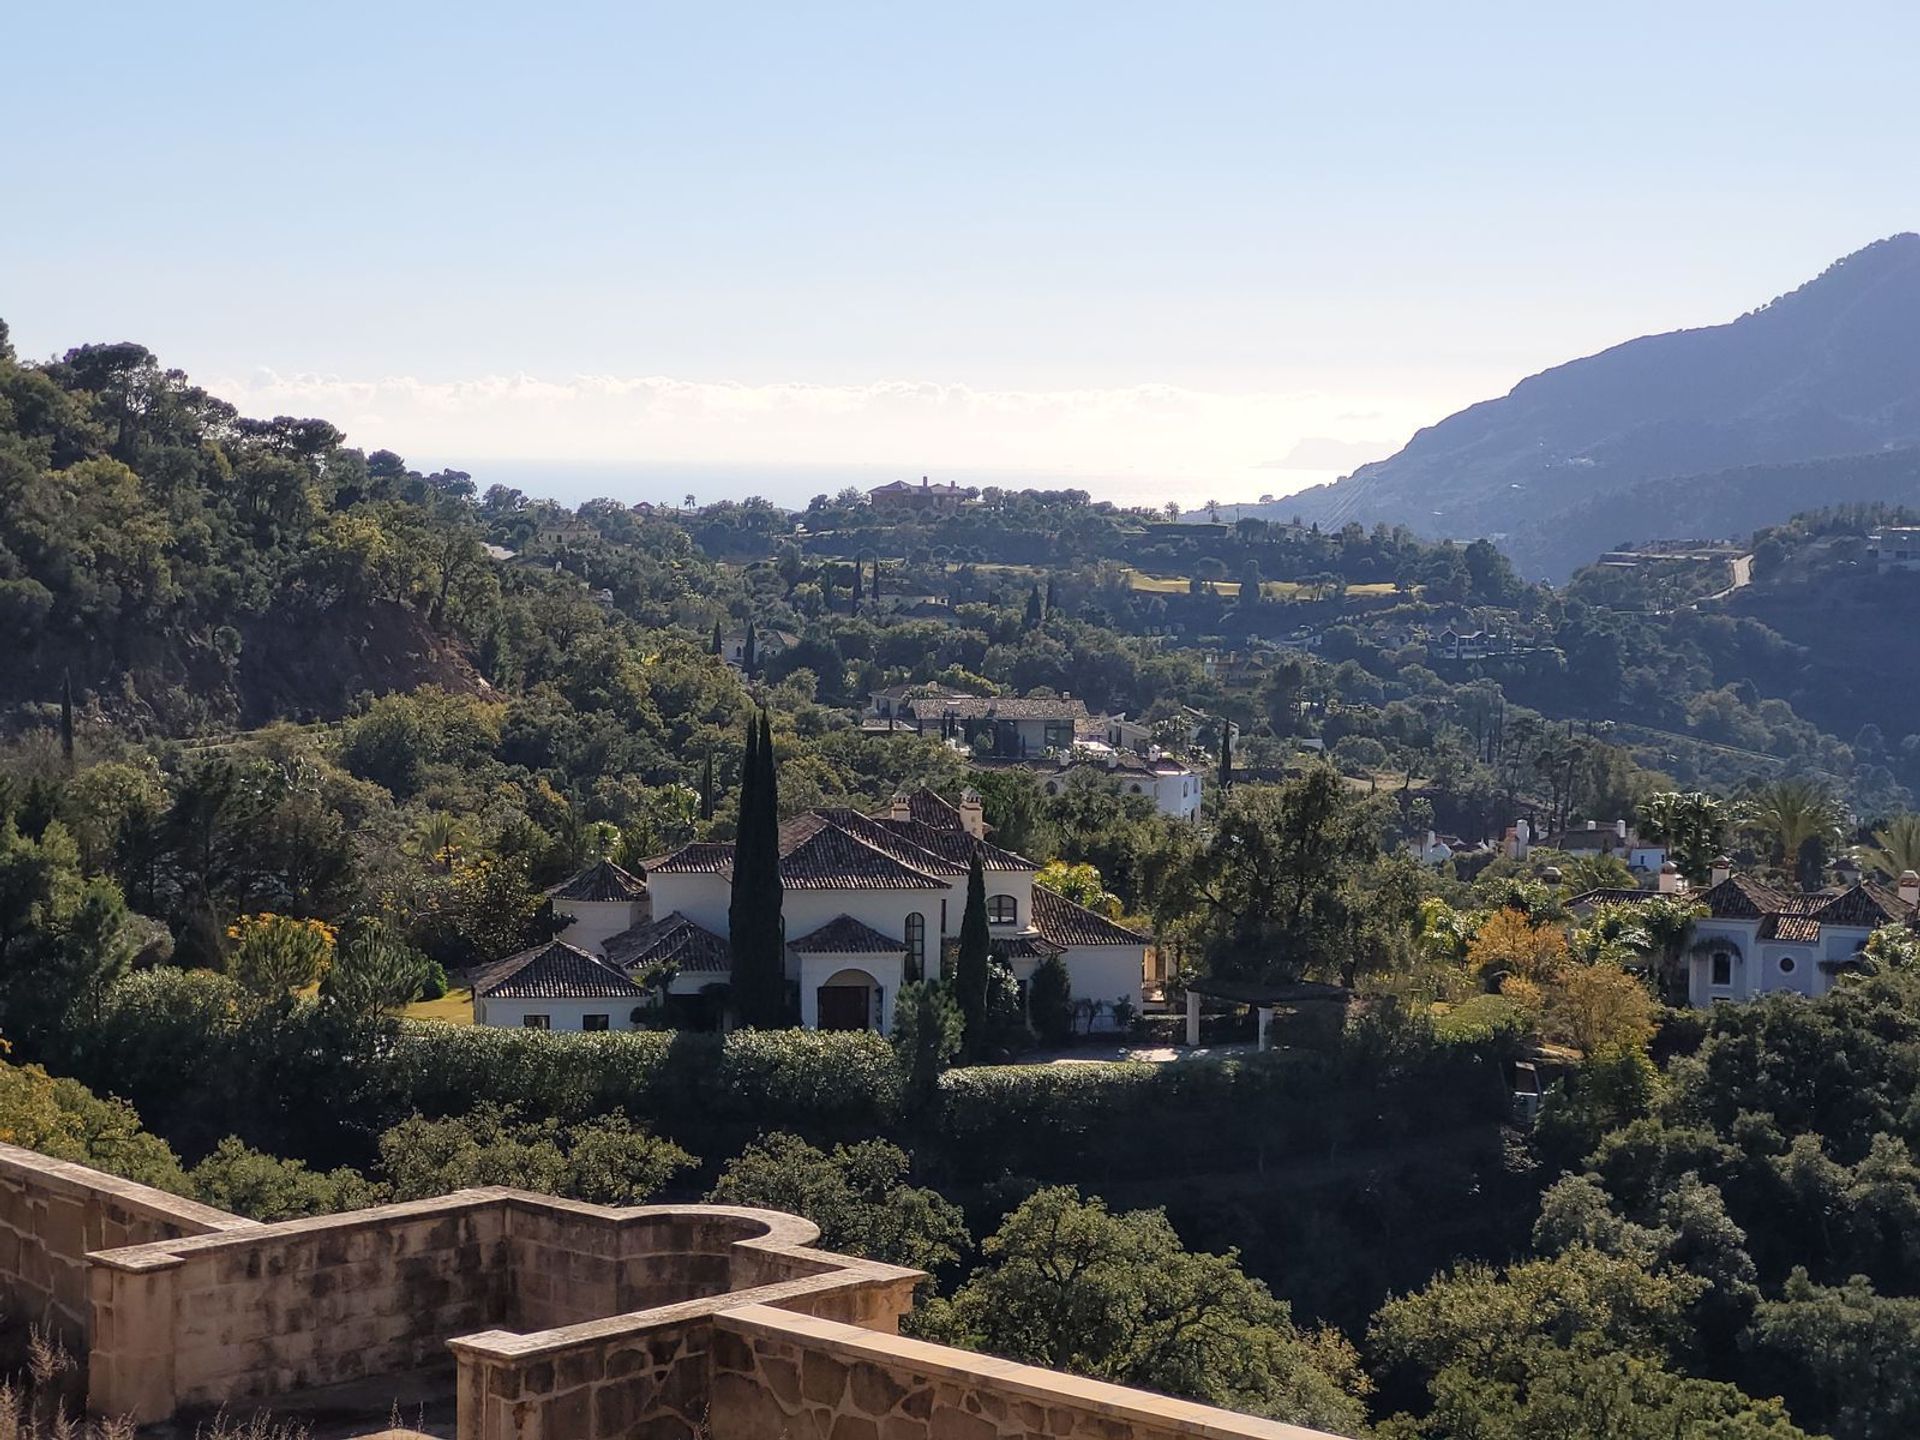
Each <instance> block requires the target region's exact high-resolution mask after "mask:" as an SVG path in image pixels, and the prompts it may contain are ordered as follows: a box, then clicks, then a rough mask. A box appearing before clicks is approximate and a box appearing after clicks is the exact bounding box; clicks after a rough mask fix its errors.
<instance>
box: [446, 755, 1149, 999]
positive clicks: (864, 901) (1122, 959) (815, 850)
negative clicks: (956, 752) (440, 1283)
mask: <svg viewBox="0 0 1920 1440" xmlns="http://www.w3.org/2000/svg"><path fill="white" fill-rule="evenodd" d="M976 851H977V852H978V853H979V855H980V857H981V865H982V870H983V872H984V875H985V878H986V891H987V920H988V924H989V926H990V928H991V932H992V936H993V940H994V944H995V949H996V950H997V951H998V952H999V953H1000V954H1002V955H1003V956H1005V958H1006V959H1007V961H1008V963H1009V965H1010V966H1011V967H1012V969H1013V972H1014V976H1015V978H1016V979H1017V980H1019V981H1020V982H1021V985H1022V989H1023V991H1024V987H1025V985H1026V982H1027V981H1028V980H1029V979H1030V978H1031V977H1032V974H1033V971H1034V968H1035V966H1037V965H1038V964H1039V963H1040V961H1041V959H1042V958H1043V957H1045V956H1047V955H1053V954H1057V955H1059V956H1060V957H1061V958H1062V960H1063V961H1064V962H1065V964H1066V966H1067V971H1068V974H1069V975H1070V976H1071V978H1072V991H1073V996H1074V998H1075V999H1076V1000H1084V1001H1087V1002H1091V1003H1093V1004H1096V1005H1097V1006H1098V1007H1100V1008H1099V1010H1098V1011H1097V1012H1096V1014H1097V1016H1098V1018H1096V1020H1095V1022H1094V1023H1095V1024H1096V1025H1098V1024H1101V1023H1105V1024H1107V1025H1109V1026H1111V1025H1112V1024H1113V1023H1114V1021H1113V1009H1114V1005H1115V1002H1116V1001H1120V1000H1125V1001H1126V1002H1127V1003H1128V1004H1129V1005H1130V1006H1131V1007H1133V1009H1134V1010H1136V1011H1137V1010H1138V1008H1139V1005H1140V1000H1141V985H1142V982H1143V980H1144V977H1145V970H1146V951H1147V945H1148V937H1146V936H1145V935H1142V934H1140V933H1139V932H1138V931H1134V930H1130V929H1127V928H1126V927H1125V926H1122V925H1118V924H1115V923H1114V922H1113V921H1111V920H1108V919H1107V918H1106V917H1105V916H1102V915H1099V914H1096V913H1095V912H1093V911H1091V910H1088V909H1085V908H1084V907H1082V906H1080V905H1076V904H1074V903H1073V902H1072V901H1070V900H1067V899H1065V898H1064V897H1062V896H1058V895H1055V894H1053V893H1051V892H1049V891H1046V890H1044V889H1036V887H1035V886H1034V884H1033V875H1034V872H1035V871H1036V870H1037V869H1038V868H1039V866H1038V865H1036V864H1035V863H1034V862H1033V861H1031V860H1028V859H1027V858H1025V857H1024V856H1021V855H1016V854H1014V853H1013V852H1012V851H1009V850H1005V849H1002V848H1001V847H1000V846H998V845H995V844H994V843H993V842H992V841H991V840H990V839H989V838H988V836H987V827H986V825H985V823H984V818H983V816H982V814H981V808H980V800H979V797H978V796H977V795H975V794H973V793H972V792H971V791H969V792H967V793H965V794H963V795H962V797H961V801H960V804H959V805H958V806H954V805H951V804H949V803H948V802H947V801H945V800H943V799H941V798H940V797H939V796H938V795H935V794H934V793H933V792H932V791H930V790H920V791H917V792H915V793H913V794H910V795H896V796H895V797H894V799H893V801H892V803H891V805H890V806H889V807H888V809H887V810H885V811H883V812H881V813H878V814H875V815H862V814H860V813H859V812H858V811H856V810H852V809H823V810H814V811H810V812H808V813H807V814H805V815H801V816H797V817H795V818H794V819H792V820H789V821H788V822H787V823H786V824H784V825H783V826H781V828H780V880H781V885H782V888H783V891H784V898H783V902H782V920H783V922H784V926H785V930H786V934H787V979H788V980H789V982H790V983H792V984H793V985H794V986H795V988H796V989H797V991H798V996H799V1012H800V1021H801V1023H802V1024H803V1025H805V1026H806V1027H808V1028H809V1029H823V1030H868V1029H870V1030H877V1031H879V1032H880V1033H882V1034H885V1033H887V1032H888V1031H889V1030H891V1028H892V1026H893V1006H894V1002H895V999H896V997H897V996H898V995H899V992H900V987H901V986H902V985H904V984H906V983H908V982H909V981H911V980H915V979H919V978H921V977H922V976H924V975H927V974H937V973H939V970H940V966H941V964H942V958H943V954H944V952H945V950H946V949H947V948H948V946H949V945H950V944H951V942H953V941H955V940H956V939H957V938H958V936H959V933H960V922H961V917H962V915H963V914H964V912H965V909H966V891H967V872H968V866H969V863H970V861H971V859H972V857H973V855H974V853H975V852H976ZM732 866H733V846H732V845H731V844H719V843H712V842H700V843H695V844H691V845H684V846H682V847H681V848H680V849H678V850H676V851H674V852H673V853H672V854H669V855H662V856H658V857H656V858H653V859H650V860H648V861H646V862H645V863H644V864H643V865H641V866H640V867H639V868H640V870H641V871H642V872H643V873H642V876H638V877H636V876H633V875H630V874H628V873H627V872H626V871H622V870H620V869H619V867H617V866H607V867H605V868H604V871H603V869H602V867H598V866H596V867H590V868H589V869H588V870H586V871H583V872H582V873H581V874H580V875H578V876H575V877H574V878H573V879H572V880H569V881H568V882H566V884H564V885H561V886H558V887H556V888H555V890H554V891H553V892H552V893H553V894H554V897H555V900H554V904H555V909H556V912H560V913H564V914H567V915H570V916H572V917H573V921H572V924H571V925H569V926H568V928H566V929H563V930H562V931H561V932H560V936H559V939H558V940H557V941H556V942H555V943H554V944H552V945H548V946H544V947H540V948H539V949H537V950H534V951H529V952H527V953H526V954H525V955H522V956H515V957H513V958H512V959H511V960H507V961H502V962H500V964H499V965H497V966H493V967H488V968H487V969H486V970H484V971H482V972H481V974H480V975H479V976H478V977H477V980H476V984H475V988H474V1019H475V1021H476V1022H477V1023H480V1024H507V1025H526V1026H530V1027H532V1028H552V1029H605V1028H613V1029H626V1028H630V1027H631V1025H632V1024H633V1023H635V1021H634V1018H633V1012H634V1010H636V1009H638V1008H640V1007H642V1006H644V1005H648V1004H655V1003H659V1002H660V1000H661V999H662V998H663V997H664V998H665V999H666V1001H667V1003H669V1004H674V1005H676V1006H678V1007H679V1008H681V1009H682V1010H683V1011H687V1012H691V1015H692V1016H693V1017H695V1018H698V1019H704V1020H707V1021H708V1022H712V1021H717V1019H718V1010H719V1004H718V1000H717V998H716V993H715V992H716V989H717V987H723V986H725V985H726V984H727V981H728V976H729V973H730V970H731V963H732V961H731V954H730V952H729V949H728V944H727V939H726V936H727V929H728V925H727V910H728V907H729V905H730V904H731V901H732V881H733V871H732ZM607 872H611V873H607ZM627 882H631V883H634V884H640V885H642V886H643V888H644V891H645V896H644V899H643V900H636V899H634V898H633V897H631V896H630V895H626V891H627V889H628V883H627ZM616 894H618V895H622V896H624V897H625V898H620V899H612V898H609V899H605V900H602V899H598V898H593V897H598V896H601V895H609V896H611V895H616ZM574 896H585V897H588V898H584V899H581V898H572V897H574ZM617 905H632V906H635V907H636V908H635V909H633V910H631V911H628V912H625V913H627V914H629V915H631V916H633V917H634V918H632V919H630V920H629V922H628V923H627V924H626V925H625V926H624V927H622V928H620V929H617V930H613V929H609V928H608V927H609V926H610V925H611V924H612V922H613V920H615V919H617V918H619V916H618V915H616V914H614V913H613V912H612V911H610V910H603V909H602V908H601V907H611V906H617ZM589 907H593V908H589ZM582 912H586V913H584V914H582ZM556 949H557V950H558V951H560V952H563V953H558V954H556V953H553V952H555V950H556ZM574 957H578V958H577V959H576V958H574ZM580 961H586V962H590V963H591V964H592V965H593V966H594V967H596V968H594V969H587V968H584V967H583V966H582V965H581V964H580V963H579V962H580ZM609 976H611V977H614V978H617V979H619V980H621V981H624V982H625V983H626V984H627V985H628V986H629V987H630V989H629V991H625V992H621V994H620V996H618V997H615V996H611V995H610V994H608V993H605V992H607V991H609V989H610V983H609V979H608V977H609ZM576 988H577V989H578V990H580V991H581V992H582V993H579V994H574V993H571V992H572V989H576ZM615 999H624V1000H625V1001H626V1005H625V1008H624V1009H622V1008H621V1006H619V1005H618V1004H614V1003H613V1001H614V1000H615ZM703 1011H704V1012H705V1013H704V1014H703V1013H702V1012H703ZM603 1019H604V1020H605V1022H606V1023H605V1024H602V1023H601V1021H602V1020H603Z"/></svg>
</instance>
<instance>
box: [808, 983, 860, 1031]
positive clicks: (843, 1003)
mask: <svg viewBox="0 0 1920 1440" xmlns="http://www.w3.org/2000/svg"><path fill="white" fill-rule="evenodd" d="M871 993H872V992H871V991H870V990H868V989H867V987H866V986H864V985H822V986H821V987H820V1028H821V1029H822V1030H867V1029H870V1028H872V1020H871V1019H870V1017H869V1015H868V1013H867V1012H868V1002H867V996H868V995H870V994H871Z"/></svg>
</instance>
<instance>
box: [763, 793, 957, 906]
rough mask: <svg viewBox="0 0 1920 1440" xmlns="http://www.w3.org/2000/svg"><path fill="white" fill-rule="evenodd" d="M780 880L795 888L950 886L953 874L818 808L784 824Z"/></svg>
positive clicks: (926, 887)
mask: <svg viewBox="0 0 1920 1440" xmlns="http://www.w3.org/2000/svg"><path fill="white" fill-rule="evenodd" d="M780 883H781V884H782V885H784V886H785V887H786V888H787V889H789V890H944V889H946V888H947V885H948V883H949V880H948V878H947V877H945V876H940V875H932V874H929V873H928V872H927V871H926V870H924V869H922V868H920V867H919V866H916V865H908V864H906V863H905V862H903V861H900V860H896V859H894V857H893V856H891V855H889V854H887V853H886V851H884V850H881V849H878V848H877V847H875V846H873V845H870V844H868V843H867V842H866V841H864V840H861V839H859V838H858V837H856V836H854V835H851V834H849V833H848V832H847V831H845V830H842V829H841V828H840V827H839V826H838V825H835V824H833V823H832V822H831V821H830V820H828V819H827V818H826V817H825V816H824V815H822V814H820V813H818V812H817V811H816V812H813V813H810V814H806V815H801V816H798V817H796V818H795V819H792V820H789V821H788V822H787V823H786V824H784V825H782V826H781V827H780Z"/></svg>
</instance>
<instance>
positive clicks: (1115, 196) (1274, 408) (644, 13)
mask: <svg viewBox="0 0 1920 1440" xmlns="http://www.w3.org/2000/svg"><path fill="white" fill-rule="evenodd" d="M0 34H4V48H5V50H6V52H7V55H6V64H5V72H4V73H5V76H6V80H5V89H4V91H0V93H4V95H5V97H6V100H7V102H8V104H9V108H10V109H11V111H12V115H13V120H14V127H13V134H14V136H15V139H14V142H13V143H11V144H9V145H8V146H6V147H5V149H4V151H3V152H0V221H4V223H0V316H4V317H5V318H6V319H7V320H8V321H10V322H11V324H12V326H13V330H14V338H15V341H16V343H17V344H18V346H19V348H20V349H21V350H22V351H23V352H24V353H26V354H28V355H32V356H44V355H47V354H51V353H54V352H56V351H59V350H62V349H64V348H66V347H67V346H69V345H72V344H77V343H79V342H81V341H86V340H110V339H123V338H125V339H137V340H139V341H141V342H143V343H145V344H147V345H149V346H150V347H152V348H153V349H155V350H156V351H158V352H159V353H160V355H161V356H162V358H163V359H164V360H165V361H167V362H168V363H171V364H175V365H179V366H181V367H183V368H185V369H187V370H189V371H190V372H192V373H193V374H194V375H195V377H196V378H199V379H201V380H203V381H204V382H207V383H210V384H212V385H213V386H214V387H215V388H216V389H218V390H220V391H221V392H222V393H225V394H228V395H229V396H230V397H231V398H233V399H235V400H236V401H238V402H240V403H241V404H242V405H243V406H244V407H245V408H248V409H250V410H259V411H267V412H275V411H298V412H303V413H317V414H323V415H325V416H327V417H328V418H331V419H333V420H335V421H336V423H339V424H341V425H343V426H344V427H345V428H346V429H347V430H348V431H349V433H350V437H351V439H352V440H353V441H354V442H355V443H359V444H363V445H366V446H368V447H369V448H371V447H374V446H379V445H386V446H389V447H390V448H393V449H397V450H400V451H401V452H402V453H403V454H406V455H407V456H408V457H409V458H410V459H414V460H416V461H420V462H437V461H443V460H447V459H460V460H466V461H474V460H483V459H484V458H486V457H503V458H504V457H517V458H519V459H522V460H526V459H545V458H554V459H569V460H575V461H581V460H608V461H613V460H619V461H635V462H639V461H646V462H663V461H688V462H708V463H722V462H724V463H740V464H752V465H784V464H806V465H831V464H841V463H844V464H847V465H883V466H897V467H899V469H900V470H901V471H902V472H903V473H907V472H911V473H914V474H918V473H921V472H933V473H936V474H937V473H940V472H942V471H943V470H946V471H953V470H956V469H975V470H977V469H979V468H981V467H1006V468H1009V469H1013V470H1024V471H1030V472H1042V471H1055V472H1060V473H1079V474H1085V475H1098V476H1110V477H1116V476H1117V477H1124V476H1129V475H1130V476H1134V477H1149V478H1151V480H1152V481H1153V483H1155V484H1159V483H1162V482H1163V481H1167V480H1172V481H1176V482H1178V483H1180V484H1186V483H1191V484H1193V485H1194V486H1202V485H1204V486H1208V487H1212V488H1219V489H1221V490H1222V491H1223V492H1227V491H1231V492H1233V498H1239V497H1240V496H1242V495H1245V494H1251V493H1253V492H1255V491H1256V490H1258V489H1271V490H1274V491H1283V490H1286V489H1290V488H1294V487H1295V486H1297V485H1299V484H1301V483H1304V482H1305V481H1306V480H1310V479H1314V478H1320V477H1321V476H1322V475H1324V474H1325V473H1327V472H1330V471H1335V470H1344V469H1347V468H1350V467H1351V465H1352V464H1353V463H1354V462H1355V461H1356V460H1358V459H1363V458H1366V457H1368V456H1370V455H1372V454H1375V453H1384V452H1385V451H1387V450H1390V449H1392V448H1395V447H1397V445H1398V444H1399V443H1400V442H1402V441H1404V440H1405V439H1406V437H1407V435H1408V434H1409V433H1410V432H1411V431H1412V430H1413V429H1414V428H1415V427H1416V426H1418V425H1420V424H1423V423H1426V422H1429V421H1431V420H1434V419H1437V418H1439V417H1440V416H1441V415H1443V414H1445V413H1447V412H1448V411H1450V410H1452V409H1455V408H1458V407H1459V406H1460V405H1462V404H1465V403H1468V402H1471V401H1473V400H1476V399H1480V398H1484V397H1486V396H1488V395H1491V394H1496V393H1500V392H1502V391H1504V390H1506V389H1507V388H1508V387H1510V386H1511V385H1512V384H1513V382H1514V381H1516V380H1517V379H1519V378H1520V377H1522V376H1523V375H1525V374H1528V373H1530V372H1532V371H1535V370H1538V369H1540V368H1542V367H1544V366H1547V365H1550V364H1554V363H1557V362H1559V361H1561V360H1565V359H1569V358H1571V357H1573V356H1575V355H1578V354H1582V353H1587V352H1590V351H1592V350H1595V349H1598V348H1601V347H1604V346H1606V345H1608V344H1611V343H1613V342H1615V341H1618V340H1622V339H1626V338H1628V337H1630V336H1632V335H1635V334H1638V333H1642V332H1645V331H1648V330H1658V329H1670V328H1674V327H1677V326H1683V325H1697V324H1703V323H1711V322H1715V321H1720V320H1725V319H1730V318H1732V317H1733V316H1735V315H1737V314H1739V313H1740V312H1741V311H1743V310H1746V309H1749V308H1751V307H1753V306H1754V305H1757V304H1759V303H1761V302H1762V301H1764V300H1766V299H1768V298H1769V297H1771V296H1773V295H1774V294H1776V293H1778V292H1780V291H1782V290H1785V289H1790V288H1792V287H1793V286H1794V285H1796V284H1798V283H1800V282H1801V281H1803V280H1806V279H1808V278H1811V277H1812V276H1813V275H1814V274H1815V273H1817V272H1818V271H1819V270H1820V269H1821V268H1822V267H1824V266H1825V265H1826V264H1827V263H1828V262H1830V261H1831V260H1833V259H1835V258H1837V257H1838V256H1840V255H1842V254H1844V253H1846V252H1848V251H1851V250H1854V249H1857V248H1859V247H1860V246H1861V245H1864V244H1866V243H1867V242H1868V241H1870V240H1873V239H1876V238H1878V237H1880V236H1882V235H1886V234H1889V233H1892V232H1894V231H1897V230H1902V229H1909V228H1914V227H1915V226H1916V225H1920V185H1917V184H1916V181H1920V164H1917V163H1916V156H1920V143H1916V142H1920V121H1916V118H1915V117H1916V112H1915V110H1914V105H1913V74H1912V65H1913V57H1914V56H1915V55H1916V54H1920V7H1915V6H1913V5H1910V4H1893V3H1888V4H1877V5H1864V4H1862V5H1832V4H1829V5H1824V6H1819V7H1815V6H1812V5H1807V4H1796V5H1769V4H1765V3H1754V0H1747V3H1742V4H1737V5H1736V4H1692V5H1689V4H1684V3H1681V4H1675V3H1668V4H1661V5H1627V4H1619V3H1615V4H1609V5H1581V6H1572V5H1538V4H1527V5H1519V4H1515V5H1498V6H1495V5H1470V4H1452V5H1434V4H1431V3H1425V4H1419V5H1405V6H1397V5H1368V4H1339V5H1335V4H1326V3H1318V4H1313V5H1299V6H1294V5H1283V4H1277V3H1274V4H1240V5H1231V4H1204V3H1186V4H1166V3H1162V4H1157V5H1131V4H1124V3H1115V0H1102V3H1099V4H1084V5H1083V4H1063V3H1046V0H1026V3H1022V4H1018V5H1014V4H1006V5H1002V4H982V3H971V4H965V5H945V6H931V5H918V4H902V3H899V0H893V3H886V4H878V3H876V4H871V5H853V4H825V3H820V4H804V3H802V4H794V3H781V4H777V5H776V4H768V5H764V6H730V5H724V4H714V3H699V4H694V3H688V4H683V5H656V4H638V3H619V4H604V5H601V4H565V3H558V4H551V3H550V4H544V5H530V4H526V3H517V4H514V5H510V6H493V5H487V4H478V3H463V4H459V5H425V4H412V3H408V0H385V3H381V4H377V5H371V4H357V3H330V4H328V5H325V6H320V5H304V6H303V5H293V4H266V3H260V0H249V3H245V4H194V3H175V4H167V5H155V4H151V3H147V0H141V3H137V4H135V3H122V4H101V3H93V4H84V5H83V4H67V5H60V4H39V5H27V4H17V5H9V6H8V7H7V15H6V18H5V22H4V27H3V28H0ZM1332 442H1338V443H1332ZM1173 493H1185V492H1183V491H1175V492H1173ZM1222 498H1228V496H1227V494H1225V493H1223V495H1222Z"/></svg>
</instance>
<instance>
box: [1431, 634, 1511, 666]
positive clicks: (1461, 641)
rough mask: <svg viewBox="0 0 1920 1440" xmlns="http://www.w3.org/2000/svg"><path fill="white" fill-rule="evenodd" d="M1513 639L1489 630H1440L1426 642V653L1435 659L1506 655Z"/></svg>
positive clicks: (1474, 658)
mask: <svg viewBox="0 0 1920 1440" xmlns="http://www.w3.org/2000/svg"><path fill="white" fill-rule="evenodd" d="M1512 650H1513V641H1512V640H1510V639H1508V638H1507V637H1506V636H1504V635H1496V634H1494V633H1493V632H1492V631H1490V630H1470V631H1460V630H1453V629H1447V630H1442V631H1441V632H1440V633H1439V634H1438V635H1436V636H1434V637H1433V639H1432V640H1430V641H1428V642H1427V653H1428V654H1429V655H1431V656H1432V657H1433V658H1434V659H1436V660H1485V659H1486V658H1487V657H1488V656H1490V655H1506V654H1510V653H1511V652H1512Z"/></svg>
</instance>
